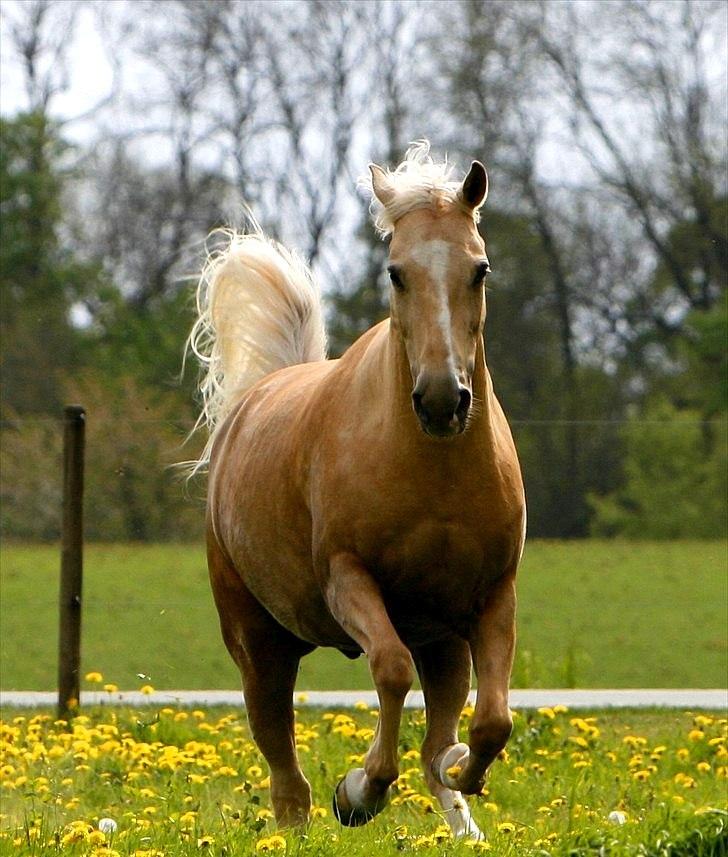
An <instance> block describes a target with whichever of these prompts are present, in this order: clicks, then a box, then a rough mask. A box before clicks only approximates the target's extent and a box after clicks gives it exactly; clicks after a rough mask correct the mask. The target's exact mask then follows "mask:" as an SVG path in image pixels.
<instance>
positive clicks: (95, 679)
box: [85, 672, 104, 684]
mask: <svg viewBox="0 0 728 857" xmlns="http://www.w3.org/2000/svg"><path fill="white" fill-rule="evenodd" d="M85 678H86V681H90V682H92V683H93V684H101V682H102V681H103V680H104V677H103V676H102V675H101V673H99V672H90V673H86V676H85Z"/></svg>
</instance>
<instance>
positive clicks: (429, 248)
mask: <svg viewBox="0 0 728 857" xmlns="http://www.w3.org/2000/svg"><path fill="white" fill-rule="evenodd" d="M410 258H411V259H412V261H413V262H414V263H415V264H417V265H419V266H420V267H421V268H424V269H425V270H426V271H427V272H428V274H429V275H430V279H431V280H432V283H433V285H434V286H435V296H436V298H437V323H438V326H439V328H440V330H441V331H442V336H443V340H444V342H445V348H446V349H447V356H448V361H449V362H450V363H453V362H454V361H453V344H452V319H451V316H450V301H449V299H448V293H447V272H448V267H449V261H450V244H449V243H448V242H447V241H442V240H441V239H438V238H436V239H433V240H432V241H422V242H421V243H420V244H415V246H414V247H413V248H412V250H411V251H410Z"/></svg>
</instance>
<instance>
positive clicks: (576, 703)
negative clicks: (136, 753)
mask: <svg viewBox="0 0 728 857" xmlns="http://www.w3.org/2000/svg"><path fill="white" fill-rule="evenodd" d="M474 698H475V694H474V693H471V695H470V702H471V703H472V702H473V701H474ZM294 700H295V702H296V705H298V706H319V707H326V708H339V707H341V708H351V707H353V706H354V705H356V703H357V702H364V703H366V704H367V705H369V706H372V707H376V706H377V695H376V693H374V692H373V691H371V690H362V691H358V690H341V691H310V692H301V693H296V694H295V697H294ZM242 701H243V698H242V693H241V692H240V691H231V690H159V691H155V692H154V693H153V694H150V695H148V696H146V695H144V694H142V693H139V692H138V691H124V692H120V693H113V694H109V693H105V692H104V691H84V692H82V693H81V705H82V706H84V705H91V706H94V705H130V706H139V705H155V706H164V705H178V706H179V705H184V706H196V705H199V706H208V705H240V704H242ZM56 702H57V695H56V694H55V693H52V692H33V691H0V707H2V708H5V707H15V708H20V707H22V708H35V707H38V706H54V705H55V704H56ZM510 704H511V708H514V709H519V708H540V707H541V706H553V705H558V704H560V705H566V706H567V707H568V708H574V709H576V708H591V709H593V708H652V707H657V708H682V709H686V710H690V709H722V710H724V709H728V690H724V689H718V690H691V689H688V690H660V689H647V690H644V689H642V690H640V689H635V690H632V689H629V690H623V689H620V690H512V691H511V695H510ZM423 705H424V703H423V699H422V692H421V691H412V692H410V693H409V694H408V696H407V700H406V702H405V707H407V708H422V707H423Z"/></svg>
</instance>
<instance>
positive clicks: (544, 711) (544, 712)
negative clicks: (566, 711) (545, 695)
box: [538, 706, 556, 720]
mask: <svg viewBox="0 0 728 857" xmlns="http://www.w3.org/2000/svg"><path fill="white" fill-rule="evenodd" d="M538 713H539V714H540V715H541V716H542V717H546V718H548V719H549V720H554V718H555V717H556V712H555V711H554V710H553V708H549V707H548V706H543V707H542V708H539V709H538Z"/></svg>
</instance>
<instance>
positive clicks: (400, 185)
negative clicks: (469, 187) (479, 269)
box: [359, 140, 480, 238]
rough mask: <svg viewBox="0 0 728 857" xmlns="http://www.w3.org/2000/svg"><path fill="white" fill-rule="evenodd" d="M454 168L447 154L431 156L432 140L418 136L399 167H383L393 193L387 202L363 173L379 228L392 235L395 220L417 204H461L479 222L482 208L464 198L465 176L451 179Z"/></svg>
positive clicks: (442, 207)
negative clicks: (457, 179) (436, 159)
mask: <svg viewBox="0 0 728 857" xmlns="http://www.w3.org/2000/svg"><path fill="white" fill-rule="evenodd" d="M454 169H455V168H454V166H453V165H452V164H449V163H448V162H447V158H445V160H444V161H441V162H439V163H438V162H436V161H434V160H433V159H432V158H431V157H430V143H429V140H417V141H416V142H414V143H412V144H410V147H409V148H408V149H407V152H406V153H405V156H404V160H403V161H402V163H401V164H400V165H399V166H398V167H397V168H396V169H394V170H390V169H386V170H384V173H385V182H386V184H387V185H388V188H389V189H391V191H392V193H393V196H392V199H391V200H390V201H388V202H387V204H386V205H384V204H383V203H382V202H381V201H380V200H379V199H377V197H376V195H375V194H374V189H373V187H372V178H371V176H370V175H366V176H363V177H362V178H361V179H360V180H359V185H360V186H361V187H363V188H364V189H365V190H367V191H368V192H369V193H370V194H371V198H372V200H371V203H370V206H369V210H370V212H371V215H372V219H373V221H374V226H375V227H376V229H377V232H379V234H380V235H381V236H382V237H383V238H384V237H386V236H387V235H390V234H391V233H392V231H393V230H394V224H395V223H396V222H397V221H398V220H399V219H400V218H401V217H403V216H404V215H405V214H408V213H409V212H410V211H414V210H415V209H418V208H432V209H434V210H436V211H443V212H444V211H446V210H448V209H450V208H452V207H458V208H461V209H462V210H463V211H465V212H466V213H467V214H470V215H471V216H472V217H473V219H474V220H475V222H476V223H477V222H478V221H479V220H480V212H479V210H477V209H475V210H473V209H472V208H470V207H469V206H467V205H465V203H464V202H463V200H462V196H461V188H462V179H461V180H460V181H451V180H450V176H451V175H452V173H453V170H454Z"/></svg>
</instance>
